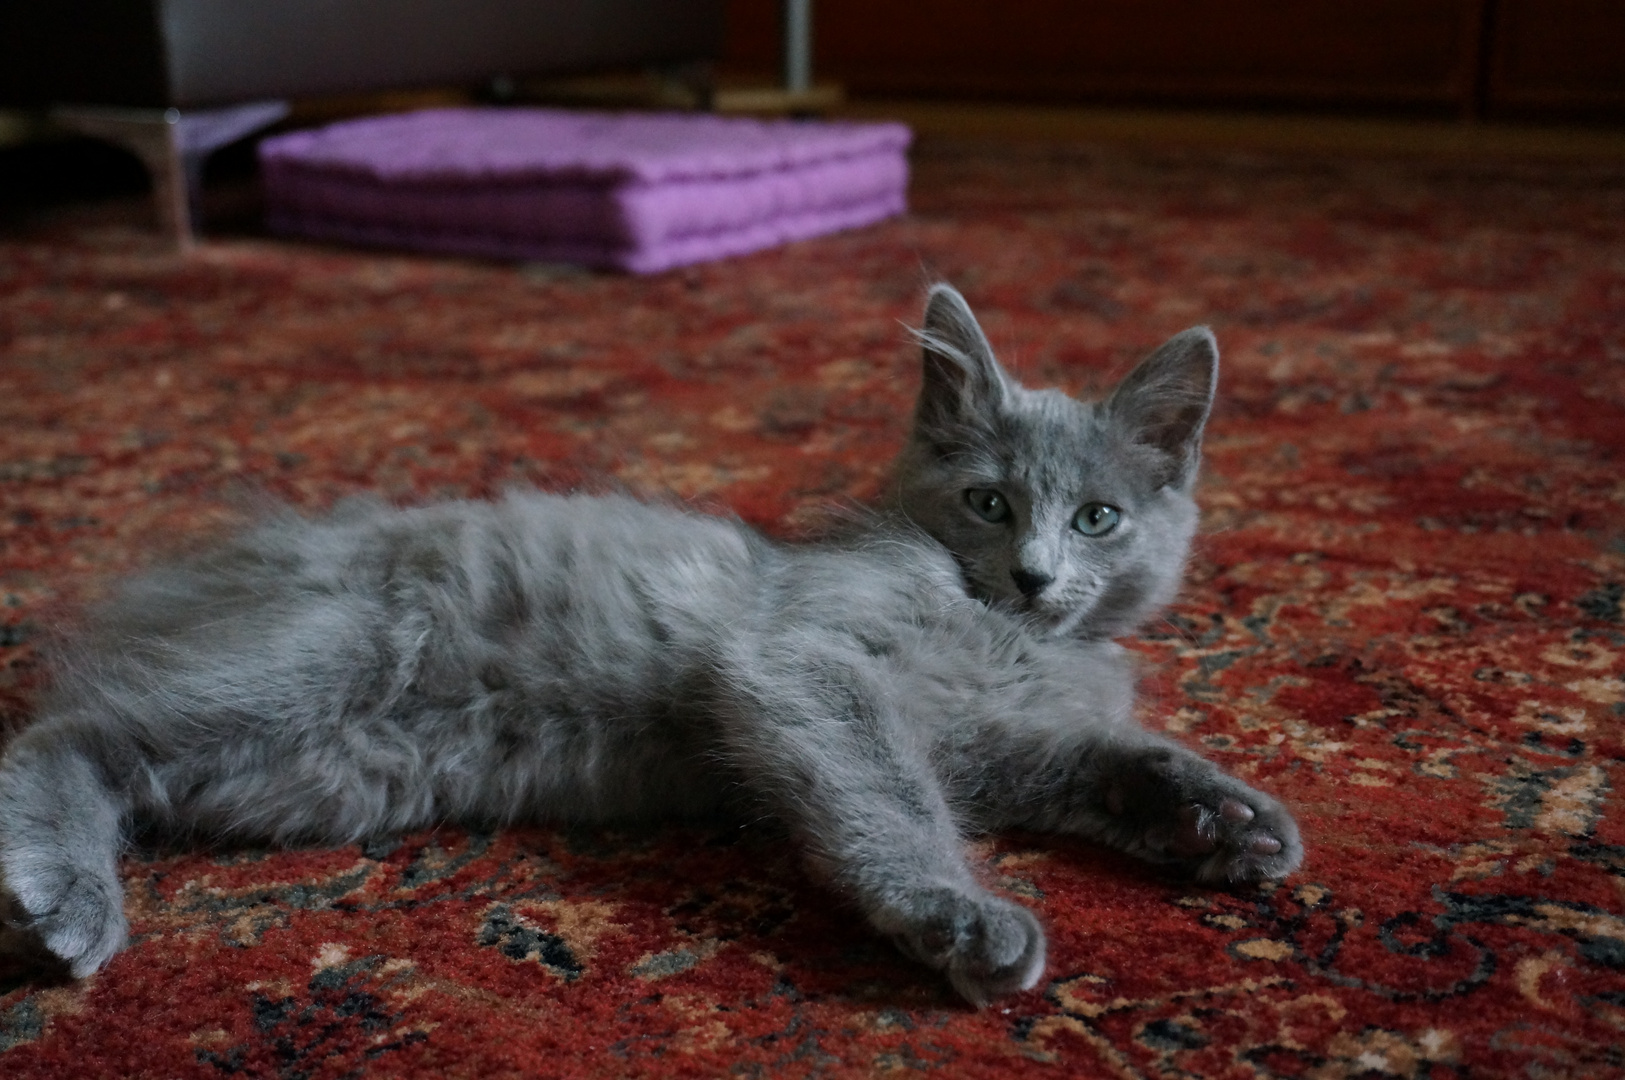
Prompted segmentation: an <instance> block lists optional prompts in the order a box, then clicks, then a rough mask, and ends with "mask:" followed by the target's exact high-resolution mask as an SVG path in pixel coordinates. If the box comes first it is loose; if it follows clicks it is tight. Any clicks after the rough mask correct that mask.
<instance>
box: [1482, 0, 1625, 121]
mask: <svg viewBox="0 0 1625 1080" xmlns="http://www.w3.org/2000/svg"><path fill="white" fill-rule="evenodd" d="M1489 45H1490V48H1489V50H1488V65H1487V66H1488V70H1487V72H1486V79H1485V84H1484V97H1485V107H1486V109H1487V110H1488V111H1490V112H1491V113H1495V114H1500V115H1505V116H1543V115H1556V116H1585V115H1596V114H1610V113H1611V114H1613V115H1614V116H1625V2H1622V0H1500V2H1499V3H1497V4H1495V5H1494V8H1493V11H1492V17H1491V30H1490V37H1489Z"/></svg>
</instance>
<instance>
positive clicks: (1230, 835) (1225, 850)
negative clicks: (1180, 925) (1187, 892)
mask: <svg viewBox="0 0 1625 1080" xmlns="http://www.w3.org/2000/svg"><path fill="white" fill-rule="evenodd" d="M1103 758H1104V763H1105V765H1106V768H1105V769H1104V770H1103V774H1102V776H1101V778H1100V780H1099V781H1098V782H1097V783H1095V784H1093V785H1090V791H1089V795H1090V798H1089V799H1088V801H1087V805H1086V806H1085V807H1084V808H1082V811H1083V812H1082V813H1081V814H1080V821H1079V824H1080V825H1083V826H1084V828H1082V829H1079V831H1083V832H1087V833H1093V834H1095V835H1097V836H1098V837H1099V838H1100V839H1101V840H1103V841H1105V842H1106V843H1108V844H1111V845H1112V846H1113V847H1117V848H1120V849H1121V850H1123V851H1126V852H1128V853H1129V854H1131V855H1137V856H1139V857H1140V858H1143V859H1146V860H1147V861H1149V862H1155V863H1163V864H1171V865H1176V866H1179V867H1181V868H1182V869H1184V870H1185V871H1186V872H1187V873H1189V874H1190V875H1191V876H1192V877H1194V878H1196V879H1197V880H1198V881H1209V882H1221V881H1233V882H1242V881H1262V880H1269V879H1275V878H1282V877H1285V876H1286V875H1288V874H1290V873H1291V872H1292V871H1293V870H1296V869H1297V868H1298V865H1299V864H1300V863H1301V862H1302V861H1303V843H1302V841H1301V839H1300V838H1299V835H1298V824H1297V822H1296V821H1294V820H1293V818H1292V815H1291V813H1289V812H1288V811H1287V809H1286V807H1284V806H1282V805H1281V803H1280V802H1279V801H1277V800H1276V799H1274V798H1272V797H1271V796H1269V795H1266V794H1265V793H1264V792H1262V791H1258V790H1257V789H1255V788H1253V787H1250V786H1249V785H1247V784H1245V783H1243V782H1242V781H1240V780H1238V779H1236V778H1235V777H1234V776H1231V775H1229V774H1228V773H1226V772H1224V770H1222V769H1220V768H1219V767H1218V766H1217V765H1215V764H1213V763H1212V762H1211V761H1208V760H1207V759H1206V758H1204V757H1201V756H1200V755H1198V754H1196V753H1193V752H1192V751H1190V750H1187V749H1186V748H1185V747H1183V746H1179V745H1178V744H1175V743H1172V742H1169V741H1167V740H1164V739H1162V738H1160V737H1157V736H1154V735H1151V734H1150V733H1145V737H1144V738H1143V739H1142V738H1132V739H1127V740H1124V741H1122V742H1118V743H1116V744H1114V745H1112V746H1111V747H1109V748H1108V749H1107V750H1106V751H1105V753H1104V754H1103Z"/></svg>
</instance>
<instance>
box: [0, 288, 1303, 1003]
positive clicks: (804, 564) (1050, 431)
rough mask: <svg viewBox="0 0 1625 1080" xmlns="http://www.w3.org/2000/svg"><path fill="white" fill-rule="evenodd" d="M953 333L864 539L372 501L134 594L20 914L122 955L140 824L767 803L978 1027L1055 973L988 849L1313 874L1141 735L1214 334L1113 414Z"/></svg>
mask: <svg viewBox="0 0 1625 1080" xmlns="http://www.w3.org/2000/svg"><path fill="white" fill-rule="evenodd" d="M920 339H921V341H922V343H923V346H924V355H925V382H924V388H923V390H922V391H921V394H920V399H919V405H918V410H917V414H916V417H915V424H914V431H913V435H912V437H911V440H910V442H909V444H908V447H907V449H906V450H905V451H904V453H903V455H902V457H901V459H900V461H899V465H898V470H897V482H896V488H895V499H894V500H893V502H894V505H892V506H891V507H889V508H887V509H885V510H882V511H879V512H876V513H875V514H874V515H873V516H872V517H870V518H868V519H866V520H865V522H864V523H863V524H862V525H861V526H859V527H856V528H854V529H853V530H852V532H851V534H850V535H847V536H845V537H843V538H841V539H838V540H833V541H826V542H823V543H819V544H809V545H797V546H790V545H786V544H782V543H777V542H774V541H772V540H769V539H767V538H764V537H763V536H761V535H760V534H758V533H756V532H754V531H753V530H751V529H749V528H747V527H746V526H745V525H743V524H741V523H740V522H738V521H734V520H730V519H725V518H720V517H713V516H706V515H701V514H696V513H691V512H686V511H684V510H680V509H675V508H672V507H668V506H663V505H656V504H650V503H645V502H639V501H636V500H633V499H630V498H625V497H620V496H607V497H604V496H600V497H592V496H583V495H570V496H560V495H544V494H535V493H524V494H510V495H508V496H507V497H506V498H505V499H503V500H501V501H499V502H495V503H483V502H454V503H446V504H443V505H435V506H427V507H422V508H418V509H407V510H396V509H389V508H386V507H384V506H382V505H379V504H376V503H371V502H357V503H353V504H349V505H345V506H341V507H340V508H339V509H338V510H337V511H336V512H335V513H333V514H332V515H331V516H330V517H328V518H326V519H324V520H320V521H307V520H304V519H302V518H299V517H297V516H294V515H292V514H285V515H284V516H282V517H279V518H276V519H275V520H271V521H269V522H267V523H264V524H262V525H260V526H259V527H258V528H255V529H253V530H251V531H249V532H247V533H246V534H245V535H242V536H240V537H238V538H236V539H235V540H232V541H230V542H229V543H227V544H225V545H224V546H221V547H218V548H216V549H214V550H213V551H212V552H210V553H208V554H205V555H203V556H201V557H198V558H195V559H193V560H191V561H189V562H185V563H182V564H180V565H174V566H170V567H168V568H164V569H159V570H156V571H152V572H148V573H146V574H144V575H142V576H139V577H137V578H135V579H134V580H132V581H130V582H129V583H127V584H126V585H125V586H124V587H123V589H122V591H121V592H120V593H119V594H118V595H117V597H116V598H115V599H113V600H112V601H111V602H109V603H107V604H105V605H104V606H102V607H101V608H100V609H99V610H98V611H96V612H94V613H93V618H92V621H91V627H92V628H91V629H90V631H89V632H88V633H86V634H85V635H83V636H82V637H81V638H80V639H79V640H78V641H77V642H76V644H75V645H74V646H73V647H72V648H71V649H70V650H69V651H68V653H67V655H65V656H64V657H63V658H62V659H61V661H60V662H59V663H58V664H57V668H56V672H55V679H54V684H55V685H54V688H53V690H52V691H51V693H50V695H49V697H48V699H47V700H46V701H45V703H44V704H43V706H42V709H41V711H40V715H39V718H38V720H37V721H36V722H35V723H34V724H33V725H32V726H31V727H29V728H28V729H27V730H26V731H25V732H23V734H22V735H20V736H19V737H18V738H17V739H16V740H15V741H14V742H13V743H12V744H11V746H10V747H9V748H8V749H7V751H6V755H5V757H4V759H3V763H0V875H3V879H4V882H5V884H6V885H7V886H8V887H9V889H10V892H11V894H12V903H11V907H12V910H13V912H14V920H13V921H14V922H16V923H18V924H19V925H20V926H22V927H24V928H26V929H27V930H28V931H30V932H32V933H33V934H35V935H37V936H38V938H39V940H40V941H41V942H42V943H43V944H44V946H45V947H47V948H48V949H49V950H50V951H51V952H53V953H55V954H56V955H57V956H58V957H60V958H61V959H63V960H64V961H66V962H67V963H68V964H69V966H70V967H71V969H72V971H73V972H74V974H76V975H81V976H82V975H86V974H89V973H90V972H93V971H95V970H96V969H98V968H99V967H101V966H102V965H103V964H104V963H106V962H107V960H108V958H109V957H111V956H112V955H113V954H114V953H115V952H117V951H118V949H119V948H120V947H121V945H122V944H123V942H124V939H125V932H126V925H125V919H124V915H123V904H122V893H121V890H120V886H119V878H118V859H119V855H120V852H121V850H122V848H123V846H124V844H125V842H126V837H127V835H128V834H129V832H130V830H131V829H132V828H133V827H135V826H137V825H140V826H142V827H144V828H148V829H157V830H159V831H161V832H168V833H170V834H173V835H179V836H191V835H199V836H209V837H215V838H222V839H237V840H245V841H271V842H274V843H285V844H340V843H346V842H351V841H355V840H358V839H361V838H363V837H370V836H374V835H377V834H381V833H392V832H398V831H402V830H407V829H413V828H419V827H422V826H426V825H429V824H432V823H435V822H443V821H457V822H478V823H494V822H507V821H521V820H525V821H538V820H539V821H555V822H557V821H573V822H594V823H596V822H609V821H617V820H626V819H632V818H652V817H670V816H676V815H697V814H707V813H713V812H717V811H726V812H734V813H746V812H751V813H755V812H761V811H762V810H766V811H767V812H769V813H771V814H773V815H776V816H777V817H778V818H780V819H782V820H783V821H784V822H785V823H786V824H787V825H788V826H790V827H791V828H792V829H793V831H794V832H795V833H796V835H797V836H798V838H799V840H800V842H801V843H802V844H803V845H804V846H805V849H806V852H807V856H808V861H809V864H810V865H811V866H812V867H813V868H814V870H815V871H816V872H817V873H818V874H819V876H820V877H822V878H824V879H826V880H827V881H828V882H829V884H830V885H831V886H832V887H833V888H834V889H835V890H837V891H838V892H839V893H840V894H841V895H843V896H845V897H847V898H849V899H850V900H851V901H852V902H853V903H854V904H855V905H856V907H857V908H858V909H859V910H860V911H861V912H862V913H863V914H864V915H865V916H867V918H868V920H869V922H870V923H871V924H872V925H873V926H874V927H875V928H876V929H878V930H879V931H880V932H881V933H883V934H886V935H888V936H890V937H891V938H892V939H893V940H895V941H896V942H897V944H898V945H899V946H900V947H901V948H902V949H903V950H904V951H905V952H906V953H908V954H909V955H910V956H913V957H915V958H917V959H919V960H920V961H921V962H923V963H925V964H927V965H929V966H931V967H933V968H936V969H938V970H940V971H942V972H944V973H945V974H946V975H947V977H948V978H949V979H950V980H951V981H952V983H953V985H954V986H955V987H956V988H957V989H958V990H959V992H960V993H961V994H963V995H964V996H965V997H966V998H968V999H969V1000H970V1001H972V1002H975V1003H977V1004H982V1003H985V1002H987V1001H988V1000H989V999H991V998H992V997H994V996H995V995H998V994H1002V993H1006V992H1009V991H1014V990H1017V989H1026V988H1030V987H1032V986H1033V985H1035V984H1036V982H1037V981H1038V979H1039V977H1040V976H1041V975H1042V973H1043V969H1044V935H1043V932H1042V931H1041V930H1040V928H1039V924H1038V920H1037V919H1035V918H1034V917H1033V916H1032V914H1031V913H1030V912H1028V911H1027V910H1026V909H1025V908H1023V907H1021V906H1019V905H1017V904H1015V903H1012V902H1011V901H1010V900H1007V899H1005V898H1004V897H1002V896H999V895H997V894H995V893H993V892H990V891H989V890H988V889H987V888H986V887H985V886H984V885H983V884H982V883H981V882H980V881H979V880H978V878H977V874H976V871H975V870H974V869H973V868H972V867H971V866H970V865H968V864H967V862H966V859H965V852H964V837H965V835H966V834H967V833H970V832H975V831H982V830H991V829H1003V828H1010V827H1021V828H1031V829H1040V830H1053V831H1057V832H1066V833H1072V834H1075V835H1078V836H1083V837H1088V838H1090V839H1092V840H1096V841H1099V842H1102V843H1105V844H1109V845H1111V846H1113V847H1116V848H1118V849H1120V850H1123V851H1127V852H1130V853H1132V854H1134V855H1137V856H1140V857H1142V858H1145V859H1147V860H1150V861H1152V862H1157V863H1164V864H1171V865H1174V866H1176V867H1179V868H1182V869H1183V870H1185V871H1187V872H1189V873H1190V874H1191V875H1193V876H1195V877H1196V878H1198V879H1200V880H1203V881H1226V880H1228V881H1248V880H1256V879H1260V878H1273V877H1280V876H1282V875H1284V874H1287V873H1289V872H1290V871H1291V870H1292V869H1293V868H1294V867H1296V866H1297V865H1298V863H1299V861H1300V859H1301V857H1302V848H1301V846H1300V845H1299V841H1298V831H1297V827H1296V825H1295V824H1294V823H1293V820H1292V818H1291V816H1290V815H1289V814H1288V813H1287V812H1286V810H1285V809H1283V808H1282V806H1281V805H1280V804H1279V803H1277V802H1276V801H1275V800H1274V799H1272V798H1270V797H1269V796H1267V795H1264V794H1261V793H1259V792H1257V791H1254V790H1252V789H1251V788H1250V787H1248V786H1247V785H1246V784H1243V783H1242V782H1240V781H1239V780H1236V779H1234V778H1232V777H1229V776H1227V775H1225V774H1224V773H1222V772H1221V771H1219V769H1218V768H1216V767H1215V766H1214V765H1212V764H1210V763H1209V762H1207V761H1205V760H1203V759H1202V758H1201V757H1198V756H1197V755H1196V754H1194V753H1192V752H1191V751H1189V750H1187V749H1185V748H1184V747H1182V746H1180V745H1178V744H1177V743H1174V742H1172V741H1170V740H1168V739H1166V738H1164V737H1162V736H1160V735H1157V734H1153V733H1150V732H1148V731H1146V730H1144V729H1142V728H1141V727H1139V726H1138V725H1137V724H1136V723H1135V722H1134V719H1133V716H1132V712H1133V704H1134V693H1133V684H1134V674H1133V665H1132V664H1131V662H1130V660H1129V658H1128V656H1127V655H1126V654H1125V652H1124V651H1123V650H1122V648H1120V647H1119V646H1118V645H1116V644H1114V643H1112V641H1111V640H1110V639H1111V638H1112V637H1113V636H1114V635H1118V634H1121V633H1124V632H1126V631H1128V630H1131V629H1132V628H1133V627H1135V626H1136V625H1137V624H1139V623H1140V622H1142V621H1143V620H1144V619H1146V618H1147V617H1148V616H1149V615H1150V614H1151V613H1152V612H1154V611H1155V610H1156V609H1157V608H1158V607H1159V606H1160V605H1161V604H1163V603H1165V602H1166V601H1167V600H1168V599H1169V598H1170V597H1171V596H1172V595H1173V593H1174V591H1175V590H1176V589H1177V588H1178V585H1179V578H1180V573H1181V569H1182V564H1183V562H1184V558H1185V554H1186V550H1187V546H1188V544H1189V541H1190V538H1191V535H1192V533H1193V531H1194V529H1195V526H1196V517H1197V514H1196V507H1195V504H1194V503H1193V502H1192V500H1191V486H1192V483H1193V481H1194V478H1195V475H1196V470H1197V463H1198V458H1199V444H1200V438H1201V432H1202V427H1203V424H1204V423H1205V421H1206V418H1207V413H1208V407H1209V403H1210V401H1211V398H1212V393H1213V383H1214V378H1215V375H1216V371H1217V363H1218V355H1217V352H1216V349H1215V345H1214V342H1213V337H1212V335H1211V334H1209V333H1208V332H1207V331H1206V330H1200V329H1198V330H1190V331H1187V332H1185V333H1183V334H1181V335H1179V336H1178V337H1175V338H1174V339H1173V340H1171V341H1170V342H1168V343H1167V344H1166V345H1164V346H1163V347H1162V348H1161V349H1159V350H1158V351H1157V352H1156V353H1155V354H1154V355H1152V356H1151V357H1149V358H1148V359H1147V360H1145V361H1144V362H1143V363H1141V364H1140V365H1139V367H1137V368H1136V369H1135V370H1134V371H1133V372H1132V373H1131V374H1130V375H1129V376H1128V377H1127V378H1126V379H1125V380H1124V381H1123V382H1122V384H1121V385H1119V386H1118V387H1117V388H1116V390H1115V391H1114V392H1113V393H1112V395H1111V396H1110V397H1109V398H1108V399H1107V400H1106V401H1104V402H1098V403H1090V402H1080V401H1076V400H1073V399H1072V398H1069V397H1067V396H1065V395H1064V394H1061V393H1058V392H1056V391H1053V390H1041V391H1032V390H1027V389H1024V388H1023V387H1021V386H1019V385H1017V384H1016V383H1015V382H1014V381H1013V380H1012V379H1011V378H1010V377H1009V376H1008V375H1006V374H1005V373H1004V371H1003V370H1002V369H1001V368H1000V367H999V365H998V363H997V362H996V361H995V360H994V358H993V354H992V351H991V349H990V348H989V346H988V344H987V341H986V339H985V338H984V337H983V336H982V332H981V330H980V329H979V328H978V327H977V324H976V321H975V319H974V317H973V316H972V315H971V313H970V310H969V309H968V308H967V307H966V305H965V302H964V300H963V299H962V298H961V297H960V296H959V294H958V293H957V292H955V291H954V290H952V289H951V288H948V287H947V286H938V287H937V288H935V289H933V290H932V292H931V297H930V303H929V305H928V307H927V310H926V315H925V327H924V329H923V330H922V331H921V333H920Z"/></svg>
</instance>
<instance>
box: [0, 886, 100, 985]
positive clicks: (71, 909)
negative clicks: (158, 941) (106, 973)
mask: <svg viewBox="0 0 1625 1080" xmlns="http://www.w3.org/2000/svg"><path fill="white" fill-rule="evenodd" d="M13 876H15V877H17V878H18V879H19V880H16V881H15V882H12V881H0V890H3V891H4V893H6V894H7V895H4V896H0V923H4V924H6V925H7V926H8V927H9V929H11V930H12V931H14V932H16V933H17V934H19V935H21V936H22V937H23V938H24V939H33V940H34V941H36V942H37V943H38V944H39V945H43V946H44V947H45V948H46V949H47V950H49V951H50V952H51V953H52V954H54V955H55V956H56V957H58V958H59V959H60V960H62V961H63V962H64V963H66V964H67V965H68V968H69V970H70V971H72V973H73V975H74V977H75V978H80V979H82V978H84V977H85V976H87V975H90V974H92V973H94V972H95V971H97V970H98V969H100V968H101V966H102V965H103V964H105V963H107V961H109V960H111V959H112V958H113V956H114V955H115V954H116V953H117V952H118V951H119V950H120V949H122V948H123V947H124V942H125V939H126V937H127V936H128V932H129V924H128V923H127V922H126V921H125V919H124V896H123V892H122V890H121V889H120V888H119V883H118V880H117V879H116V878H110V877H106V876H104V875H100V874H96V873H94V872H88V871H82V870H80V871H76V870H73V869H69V868H51V869H48V870H44V871H41V872H37V873H29V874H21V875H16V874H14V875H13ZM8 886H9V888H8Z"/></svg>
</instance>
